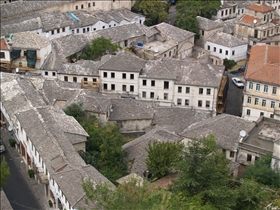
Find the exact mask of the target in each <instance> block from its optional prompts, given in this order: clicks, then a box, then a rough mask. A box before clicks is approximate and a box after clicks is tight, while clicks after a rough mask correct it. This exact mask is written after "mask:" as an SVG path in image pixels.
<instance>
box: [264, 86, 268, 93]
mask: <svg viewBox="0 0 280 210" xmlns="http://www.w3.org/2000/svg"><path fill="white" fill-rule="evenodd" d="M263 92H265V93H267V92H268V85H264V86H263Z"/></svg>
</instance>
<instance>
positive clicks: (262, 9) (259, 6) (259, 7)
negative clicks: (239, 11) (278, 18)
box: [247, 4, 274, 12]
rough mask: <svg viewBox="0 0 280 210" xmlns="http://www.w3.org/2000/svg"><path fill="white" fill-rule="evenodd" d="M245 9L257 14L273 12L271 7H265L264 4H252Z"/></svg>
mask: <svg viewBox="0 0 280 210" xmlns="http://www.w3.org/2000/svg"><path fill="white" fill-rule="evenodd" d="M247 9H251V10H254V11H257V12H269V11H273V10H274V8H273V7H270V6H267V5H266V4H252V5H249V6H247Z"/></svg>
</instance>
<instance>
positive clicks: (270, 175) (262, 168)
mask: <svg viewBox="0 0 280 210" xmlns="http://www.w3.org/2000/svg"><path fill="white" fill-rule="evenodd" d="M271 159H272V153H268V154H266V155H263V156H261V157H260V158H259V159H258V160H257V161H255V164H254V165H248V166H247V168H246V171H245V175H244V177H245V178H248V179H252V180H255V181H256V182H258V183H261V184H264V185H267V186H269V187H274V188H280V171H279V170H277V169H275V170H273V169H272V168H271Z"/></svg>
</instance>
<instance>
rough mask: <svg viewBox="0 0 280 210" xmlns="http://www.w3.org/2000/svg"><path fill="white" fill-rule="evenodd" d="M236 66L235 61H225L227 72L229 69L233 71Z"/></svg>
mask: <svg viewBox="0 0 280 210" xmlns="http://www.w3.org/2000/svg"><path fill="white" fill-rule="evenodd" d="M235 65H236V62H235V61H234V60H229V59H227V58H225V59H224V66H225V70H226V71H227V70H228V69H231V68H232V67H234V66H235Z"/></svg>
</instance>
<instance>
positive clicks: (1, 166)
mask: <svg viewBox="0 0 280 210" xmlns="http://www.w3.org/2000/svg"><path fill="white" fill-rule="evenodd" d="M0 172H1V173H0V189H2V187H3V186H4V185H5V184H6V183H7V180H8V177H9V175H10V169H9V167H8V164H7V162H6V158H5V157H2V159H1V163H0Z"/></svg>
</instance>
